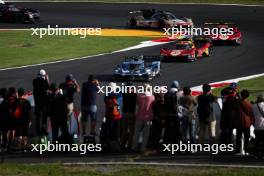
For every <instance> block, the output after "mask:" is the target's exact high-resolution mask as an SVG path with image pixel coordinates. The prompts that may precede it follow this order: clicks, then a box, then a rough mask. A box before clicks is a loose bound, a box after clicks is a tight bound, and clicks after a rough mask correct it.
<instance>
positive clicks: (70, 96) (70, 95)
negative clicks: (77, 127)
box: [59, 74, 80, 120]
mask: <svg viewBox="0 0 264 176" xmlns="http://www.w3.org/2000/svg"><path fill="white" fill-rule="evenodd" d="M59 88H60V89H61V90H62V93H63V95H65V98H66V101H67V108H68V120H70V119H71V115H72V113H73V111H74V94H75V93H78V92H80V86H79V84H78V82H77V81H76V79H74V77H73V75H72V74H68V75H67V76H66V78H65V82H63V83H61V84H60V86H59Z"/></svg>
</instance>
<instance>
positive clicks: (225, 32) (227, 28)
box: [204, 23, 242, 45]
mask: <svg viewBox="0 0 264 176" xmlns="http://www.w3.org/2000/svg"><path fill="white" fill-rule="evenodd" d="M205 28H207V29H208V28H209V29H211V35H210V36H211V37H212V40H213V44H214V45H221V44H229V45H230V44H234V45H241V44H242V33H241V31H240V30H239V28H238V27H237V25H236V24H234V23H205V24H204V29H205Z"/></svg>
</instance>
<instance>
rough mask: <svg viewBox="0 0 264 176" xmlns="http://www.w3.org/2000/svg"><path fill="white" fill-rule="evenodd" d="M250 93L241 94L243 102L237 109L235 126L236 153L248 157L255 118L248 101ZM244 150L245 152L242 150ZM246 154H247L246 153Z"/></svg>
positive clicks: (243, 91)
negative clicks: (251, 128)
mask: <svg viewBox="0 0 264 176" xmlns="http://www.w3.org/2000/svg"><path fill="white" fill-rule="evenodd" d="M249 95H250V93H249V91H248V90H246V89H245V90H242V91H241V92H240V96H241V101H240V104H239V106H237V108H236V109H235V110H236V111H237V114H238V115H237V116H235V119H234V124H235V128H236V130H237V134H236V153H238V154H239V153H240V154H242V155H244V154H245V155H248V144H249V138H250V126H251V125H253V124H254V121H255V118H254V114H253V108H252V105H251V103H250V102H249V101H248V100H247V99H248V97H249ZM242 135H244V143H243V144H244V145H243V146H242V145H241V143H242ZM242 149H244V151H243V150H242ZM244 152H245V153H244Z"/></svg>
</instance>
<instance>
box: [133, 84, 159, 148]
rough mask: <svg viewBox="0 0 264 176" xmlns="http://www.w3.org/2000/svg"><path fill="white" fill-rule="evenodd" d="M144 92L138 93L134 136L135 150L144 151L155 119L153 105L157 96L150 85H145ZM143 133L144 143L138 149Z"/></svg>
mask: <svg viewBox="0 0 264 176" xmlns="http://www.w3.org/2000/svg"><path fill="white" fill-rule="evenodd" d="M144 89H145V91H144V93H141V94H138V95H137V111H136V123H135V130H134V136H133V144H132V150H133V151H140V152H143V151H144V150H145V148H146V146H147V143H148V139H149V133H150V127H151V121H152V119H153V115H154V114H153V105H154V101H155V97H154V95H153V94H152V90H151V87H150V85H148V84H146V85H145V86H144ZM141 133H142V138H143V139H142V144H141V146H140V148H139V150H138V143H139V137H140V134H141Z"/></svg>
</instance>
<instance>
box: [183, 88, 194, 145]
mask: <svg viewBox="0 0 264 176" xmlns="http://www.w3.org/2000/svg"><path fill="white" fill-rule="evenodd" d="M191 93H192V91H191V89H190V87H184V88H183V97H181V99H180V105H181V106H182V107H183V108H184V109H183V117H182V132H183V140H185V141H187V140H190V141H191V142H192V143H194V142H195V136H196V131H195V129H196V123H195V121H196V115H195V110H196V109H195V108H196V105H197V100H196V99H195V98H194V97H193V96H192V95H191Z"/></svg>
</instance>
